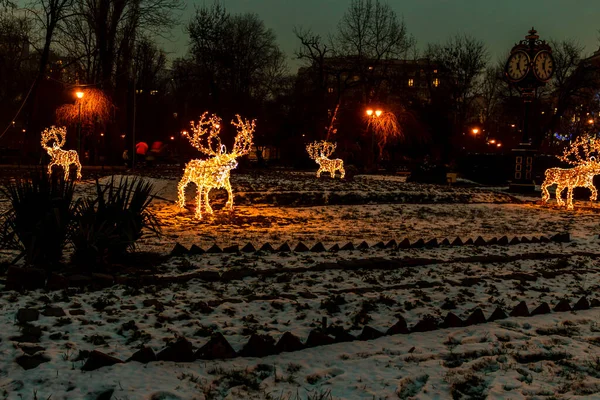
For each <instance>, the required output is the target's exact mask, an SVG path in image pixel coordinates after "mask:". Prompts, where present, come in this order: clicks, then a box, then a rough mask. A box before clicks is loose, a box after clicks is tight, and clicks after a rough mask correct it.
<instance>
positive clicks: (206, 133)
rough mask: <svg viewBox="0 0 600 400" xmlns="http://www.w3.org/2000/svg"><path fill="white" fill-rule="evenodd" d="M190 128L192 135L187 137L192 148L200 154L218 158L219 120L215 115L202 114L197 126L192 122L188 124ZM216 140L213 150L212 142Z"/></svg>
mask: <svg viewBox="0 0 600 400" xmlns="http://www.w3.org/2000/svg"><path fill="white" fill-rule="evenodd" d="M190 125H191V126H192V132H193V134H192V135H190V136H188V139H189V140H190V143H191V144H192V146H194V147H195V148H197V149H198V150H200V151H201V152H202V153H204V154H206V155H209V156H218V155H219V154H221V138H219V133H220V132H221V118H219V117H217V116H216V115H215V114H211V115H210V116H209V115H208V112H207V111H206V112H204V114H202V115H201V116H200V120H199V121H198V124H195V123H194V121H191V122H190ZM203 137H206V138H207V140H206V146H205V145H204V144H203V143H202V139H203ZM215 138H216V139H217V142H218V143H217V147H216V148H213V140H214V139H215Z"/></svg>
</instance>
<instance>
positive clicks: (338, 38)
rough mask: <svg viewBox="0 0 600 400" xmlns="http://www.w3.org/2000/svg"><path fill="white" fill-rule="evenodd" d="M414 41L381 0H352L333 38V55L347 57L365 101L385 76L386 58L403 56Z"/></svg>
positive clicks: (401, 21) (379, 87)
mask: <svg viewBox="0 0 600 400" xmlns="http://www.w3.org/2000/svg"><path fill="white" fill-rule="evenodd" d="M413 45H414V39H413V38H412V37H410V36H409V35H408V33H407V29H406V25H405V24H404V21H403V20H401V19H399V18H398V16H397V14H396V13H395V12H394V10H393V9H392V8H391V7H390V6H389V4H387V3H384V2H383V1H381V0H352V2H351V3H350V6H349V8H348V10H347V11H346V13H345V14H344V16H343V17H342V19H341V20H340V22H339V23H338V32H337V33H336V34H335V35H334V36H333V38H332V46H333V48H334V55H335V56H336V57H339V58H343V59H346V60H348V61H349V62H350V64H351V68H352V70H353V71H352V75H353V76H357V77H358V78H359V80H358V81H357V82H356V83H357V84H359V85H360V86H361V87H362V90H363V101H364V102H365V103H368V102H370V101H372V100H374V99H376V98H377V97H378V96H379V91H380V89H381V88H382V83H383V82H385V81H386V79H388V76H387V75H388V72H389V71H388V66H389V64H388V63H386V62H385V61H386V60H391V59H397V58H406V55H407V53H408V50H409V49H410V48H411V47H412V46H413Z"/></svg>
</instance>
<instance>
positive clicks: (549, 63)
mask: <svg viewBox="0 0 600 400" xmlns="http://www.w3.org/2000/svg"><path fill="white" fill-rule="evenodd" d="M533 72H534V73H535V76H536V77H537V78H538V79H539V80H540V81H542V82H547V81H549V80H550V78H551V77H552V74H553V73H554V60H553V59H552V55H551V54H550V53H549V52H548V51H545V50H543V51H540V52H539V53H537V54H536V56H535V58H534V60H533Z"/></svg>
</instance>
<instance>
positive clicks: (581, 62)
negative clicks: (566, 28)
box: [549, 39, 599, 128]
mask: <svg viewBox="0 0 600 400" xmlns="http://www.w3.org/2000/svg"><path fill="white" fill-rule="evenodd" d="M551 46H552V49H553V52H552V54H553V56H554V76H553V78H552V81H551V82H550V87H549V90H550V91H551V94H552V97H553V98H554V99H555V108H556V110H555V113H554V115H553V118H552V121H551V126H550V128H556V127H558V126H559V125H560V119H561V118H563V117H564V116H565V115H567V114H569V113H574V112H575V108H576V107H577V106H578V105H580V104H587V103H588V102H590V101H591V99H592V96H593V95H594V94H595V92H596V91H597V90H598V88H599V82H598V67H597V66H596V65H594V64H592V63H590V62H588V61H587V60H586V59H585V56H584V55H583V50H584V48H583V46H581V45H580V44H578V43H577V42H575V41H574V40H571V39H567V40H563V41H552V42H551Z"/></svg>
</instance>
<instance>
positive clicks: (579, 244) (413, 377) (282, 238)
mask: <svg viewBox="0 0 600 400" xmlns="http://www.w3.org/2000/svg"><path fill="white" fill-rule="evenodd" d="M150 178H151V179H153V183H154V184H155V188H156V189H157V190H158V191H159V192H160V193H159V196H160V198H159V199H157V200H156V201H155V202H154V203H153V205H152V209H153V210H154V211H155V212H156V213H157V215H158V217H159V220H160V221H161V223H162V224H163V228H164V231H165V236H164V237H160V238H156V237H154V236H145V237H144V238H143V240H142V241H141V243H140V246H139V248H140V250H144V251H157V252H159V253H161V254H166V253H168V252H169V251H170V250H171V248H172V247H173V246H174V244H175V242H180V243H182V244H184V245H185V246H188V247H189V246H191V245H192V244H196V245H200V246H201V247H203V248H204V249H207V248H208V247H209V246H211V245H213V244H218V245H219V246H221V247H225V246H229V245H233V244H238V245H240V246H242V245H244V244H245V243H247V242H251V243H253V244H254V245H255V246H256V247H259V246H260V245H262V244H263V243H265V242H270V243H271V244H272V245H273V246H274V247H277V246H279V245H280V244H281V243H284V242H288V243H289V244H290V245H291V246H292V248H293V247H294V246H295V244H296V243H297V242H298V241H303V242H304V243H305V244H307V245H308V246H309V247H310V246H312V244H314V243H316V242H319V241H321V242H323V243H325V244H326V245H327V246H330V245H332V244H334V243H338V244H340V245H343V244H345V243H346V242H348V241H352V242H354V244H355V245H357V244H358V243H360V242H362V241H363V240H365V241H367V242H368V243H369V244H371V245H373V244H375V243H377V242H379V241H384V242H386V241H387V240H390V239H395V240H396V241H400V240H402V239H403V238H405V237H406V238H409V239H410V240H411V242H414V241H416V240H417V239H420V238H423V239H425V240H427V239H431V238H437V239H438V240H441V239H443V238H449V239H451V240H452V239H453V238H454V237H456V236H460V237H461V238H463V239H467V238H473V239H475V238H476V237H477V236H483V237H484V238H486V239H489V238H492V237H498V238H499V237H500V236H504V235H506V236H508V237H509V238H511V237H512V236H519V237H521V236H528V237H531V236H534V235H538V236H539V235H550V234H553V233H557V232H562V231H569V232H570V233H571V236H572V238H573V241H572V242H570V243H564V244H562V243H546V244H520V245H513V246H485V247H476V246H464V247H439V248H432V249H406V250H394V249H376V248H370V249H367V250H362V251H358V250H355V251H339V252H336V253H293V252H292V253H273V254H269V253H265V254H261V253H256V254H204V255H200V256H186V257H174V258H171V259H169V260H167V261H165V262H163V263H161V264H160V265H158V266H157V267H156V268H155V271H154V274H155V276H156V277H158V279H159V282H160V279H163V280H174V279H179V281H178V282H176V283H172V282H169V283H164V284H162V283H158V284H155V285H147V286H142V287H138V286H137V285H134V284H131V285H117V286H114V287H111V288H108V289H104V290H100V291H87V290H77V289H69V290H64V291H54V292H45V291H32V292H26V293H16V292H12V291H0V325H1V326H2V330H1V331H0V398H7V399H21V398H34V393H35V391H37V393H36V394H35V396H37V398H39V399H41V398H48V397H49V396H51V398H52V399H67V398H77V399H80V398H81V399H88V398H89V399H96V398H97V397H98V395H99V394H100V393H102V392H103V391H106V390H114V393H113V397H112V398H115V399H117V398H118V399H150V398H155V399H157V398H174V399H177V398H180V399H210V398H217V399H219V398H229V399H251V398H257V399H318V398H323V399H329V398H332V399H339V398H343V399H362V398H364V399H373V398H376V399H379V398H411V397H415V398H423V399H429V398H431V399H439V398H460V397H461V396H463V398H485V396H489V397H490V398H500V399H513V398H528V397H529V398H538V397H543V396H546V397H548V396H556V397H557V398H561V397H564V398H590V396H598V395H599V394H600V358H598V354H599V353H598V348H599V347H598V346H600V326H599V325H598V323H597V321H598V318H599V317H600V309H598V308H593V309H591V310H586V311H576V312H563V313H551V314H547V315H538V316H535V317H528V318H516V317H512V318H508V319H506V320H502V321H497V322H493V323H487V324H483V325H474V326H470V327H467V328H451V329H443V330H438V331H433V332H426V333H413V334H409V335H395V336H387V337H382V338H379V339H377V340H371V341H356V342H350V343H340V344H334V345H329V346H321V347H316V348H311V349H305V350H302V351H299V352H294V353H282V354H279V355H276V356H269V357H265V358H262V359H256V358H236V359H233V360H229V361H201V360H196V361H195V362H193V363H187V364H186V363H173V362H154V363H150V364H147V365H142V364H139V363H136V362H131V363H126V364H117V365H114V366H111V367H104V368H101V369H98V370H96V371H91V372H82V371H81V370H80V368H81V366H82V365H83V363H84V361H85V357H83V355H84V354H85V352H86V351H91V350H99V351H102V352H104V353H107V354H109V355H112V356H115V357H118V358H120V359H123V360H124V359H126V358H128V357H129V356H131V354H132V353H133V352H134V351H135V350H136V349H137V348H139V347H140V346H142V345H147V346H150V347H152V348H153V349H154V350H155V351H159V350H161V349H162V348H164V347H165V346H166V345H167V343H170V342H174V341H175V340H177V338H179V337H185V338H186V339H188V340H189V341H190V342H191V343H192V344H193V346H194V348H195V349H197V348H199V347H200V346H202V345H203V344H205V343H206V342H207V341H208V339H209V337H210V335H211V333H213V332H221V333H223V335H225V337H226V339H227V340H228V341H229V342H230V343H231V344H232V346H233V347H234V349H235V350H236V351H239V350H240V349H241V348H242V347H243V346H244V344H245V343H246V342H247V340H248V338H249V336H250V335H251V334H252V333H259V334H268V335H271V336H272V337H273V338H275V339H276V340H278V339H279V338H280V337H281V335H282V334H283V333H284V332H292V333H293V334H295V335H296V336H298V337H299V338H300V339H301V340H303V341H304V340H306V338H307V336H308V334H309V332H310V331H311V330H313V329H315V328H317V327H319V326H320V325H321V323H322V318H323V317H325V318H327V323H328V324H330V325H336V326H341V327H343V328H344V329H347V330H349V331H350V333H352V334H354V335H359V334H360V332H361V330H362V329H363V327H364V326H365V325H369V326H371V327H373V328H375V329H377V330H380V331H382V332H385V330H386V329H387V328H389V327H390V326H392V325H393V324H394V323H395V322H396V321H397V318H398V316H402V317H403V318H405V319H406V321H407V322H408V325H409V327H412V326H414V325H415V324H416V323H417V322H418V321H420V320H422V319H423V318H435V319H438V320H441V319H443V318H444V317H445V315H446V314H447V313H448V312H453V313H454V314H456V315H457V316H459V317H460V318H462V319H463V320H464V319H466V318H467V317H468V316H469V315H470V314H471V313H472V312H473V311H474V310H475V309H477V308H479V309H481V310H482V311H483V312H484V314H485V316H486V317H489V316H490V315H491V313H492V312H493V311H494V310H495V309H496V307H501V308H503V309H504V310H505V311H506V312H509V311H510V309H512V307H514V306H515V305H516V304H517V303H519V302H520V301H522V300H524V301H526V303H527V305H528V307H529V311H532V310H533V308H535V307H537V306H538V305H539V304H541V303H542V302H547V303H549V305H550V307H551V308H552V307H554V306H555V305H556V304H557V303H558V302H559V301H560V300H563V299H564V300H567V301H568V302H569V303H570V304H571V306H572V305H573V304H574V303H575V302H576V301H577V300H578V299H579V298H581V297H582V296H586V297H587V298H588V299H590V300H591V299H593V298H596V297H597V293H598V289H599V288H600V275H599V274H598V272H599V270H598V268H599V266H598V263H597V256H598V254H597V253H598V251H597V248H598V239H597V234H598V233H599V232H600V230H599V228H598V226H597V225H598V220H597V217H596V215H597V207H596V206H595V205H590V204H589V203H587V202H581V204H579V206H580V207H579V208H578V209H576V211H574V212H565V211H564V210H559V209H557V208H555V207H553V206H542V205H540V204H539V203H537V202H532V201H529V202H524V203H518V202H512V200H510V201H511V202H508V203H502V204H500V203H497V202H496V200H498V199H509V197H504V196H505V195H504V194H498V193H496V192H486V191H485V190H484V189H467V188H449V187H437V186H433V185H412V184H406V183H404V182H403V181H402V179H399V178H398V177H379V178H376V177H357V179H356V180H355V181H354V182H351V183H348V184H345V183H343V182H339V180H336V181H333V180H320V181H316V180H315V179H314V177H312V175H311V174H307V173H298V174H294V173H287V174H282V175H281V176H275V175H274V174H270V175H268V176H266V177H264V176H261V175H233V176H232V181H233V183H234V192H236V187H237V190H239V192H238V193H240V192H244V193H251V192H252V191H256V192H258V193H259V194H258V195H256V196H255V197H254V199H262V200H261V202H259V204H258V205H250V204H244V202H243V201H242V202H241V203H242V204H238V205H236V208H235V211H234V213H232V214H229V213H226V212H224V211H222V210H220V208H221V207H219V205H220V203H219V202H222V200H221V199H220V197H219V195H218V193H217V194H216V196H215V200H214V201H215V204H216V206H215V215H214V217H212V218H207V219H206V220H203V221H196V220H194V219H193V218H192V217H193V210H192V209H191V208H188V209H186V210H178V209H177V208H176V206H175V204H174V203H173V200H174V195H175V194H174V187H175V185H176V182H177V181H176V179H173V178H174V177H173V176H153V177H150ZM169 178H170V179H169ZM106 179H107V178H103V180H101V183H106ZM344 185H345V186H344ZM347 186H350V188H348V187H347ZM342 188H345V189H347V191H348V192H353V191H355V192H356V191H362V190H366V191H370V192H372V193H377V192H385V191H387V193H389V192H394V191H398V192H402V193H409V192H421V193H423V192H426V193H430V194H431V198H440V196H442V195H443V196H447V195H449V196H454V197H453V198H455V199H456V200H457V201H458V202H457V203H455V204H436V203H429V204H410V203H404V204H395V203H393V202H392V203H383V204H346V205H344V204H336V205H326V204H322V205H318V206H296V207H290V206H281V205H273V204H270V203H268V202H267V201H266V200H267V199H269V197H268V196H267V195H266V194H265V193H267V192H269V193H271V194H273V193H275V194H276V195H278V194H279V193H284V192H286V191H294V193H297V196H305V195H306V193H307V192H324V191H327V190H341V189H342ZM92 191H93V185H92V182H87V183H83V184H81V185H78V192H79V193H80V194H86V193H88V194H89V193H92ZM473 193H476V195H473ZM466 195H468V196H466ZM190 196H191V194H190ZM239 197H241V198H243V195H240V196H239ZM465 199H469V200H468V201H469V202H467V200H465ZM473 199H484V200H486V201H489V203H479V202H478V200H477V201H475V202H471V200H473ZM189 200H190V205H191V197H190V198H189ZM502 201H504V200H502ZM417 259H419V260H417ZM427 260H428V261H427ZM390 265H393V266H395V267H394V268H390V267H389V266H390ZM323 266H325V267H324V268H321V267H323ZM344 266H346V267H344ZM140 267H143V266H140ZM355 267H356V268H355ZM302 269H304V270H302ZM307 269H308V270H307ZM206 271H216V272H219V273H222V272H227V271H246V272H249V276H245V277H243V278H240V279H232V280H230V281H226V282H221V281H217V282H205V281H202V280H200V279H194V278H193V276H194V274H195V273H200V272H206ZM146 273H149V272H145V271H142V268H141V269H140V271H138V272H137V274H146ZM138 276H139V275H138ZM165 282H166V281H165ZM46 304H48V305H52V306H53V307H59V308H60V309H63V310H64V311H65V312H66V315H65V316H63V317H51V316H44V315H40V317H39V319H38V320H37V321H33V322H31V325H33V326H38V327H40V328H41V329H42V331H41V338H40V342H39V343H36V344H35V345H37V346H40V347H42V348H43V350H41V353H39V354H44V355H45V356H47V357H48V358H49V361H48V362H45V363H42V364H40V365H39V366H37V367H36V368H33V369H30V370H24V369H23V368H22V367H21V366H19V365H18V364H17V363H16V362H15V359H17V358H18V357H20V356H21V355H22V354H23V352H24V350H23V347H27V346H24V345H23V344H22V343H19V342H18V341H16V340H13V339H11V338H14V337H16V336H19V335H20V334H22V332H21V330H22V329H23V327H22V326H20V325H19V324H17V323H16V322H15V316H16V314H17V312H18V310H19V309H21V308H36V309H39V310H43V309H44V308H45V305H46ZM160 393H162V396H163V397H160V396H161V394H160ZM152 396H154V397H152ZM169 396H170V397H169Z"/></svg>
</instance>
